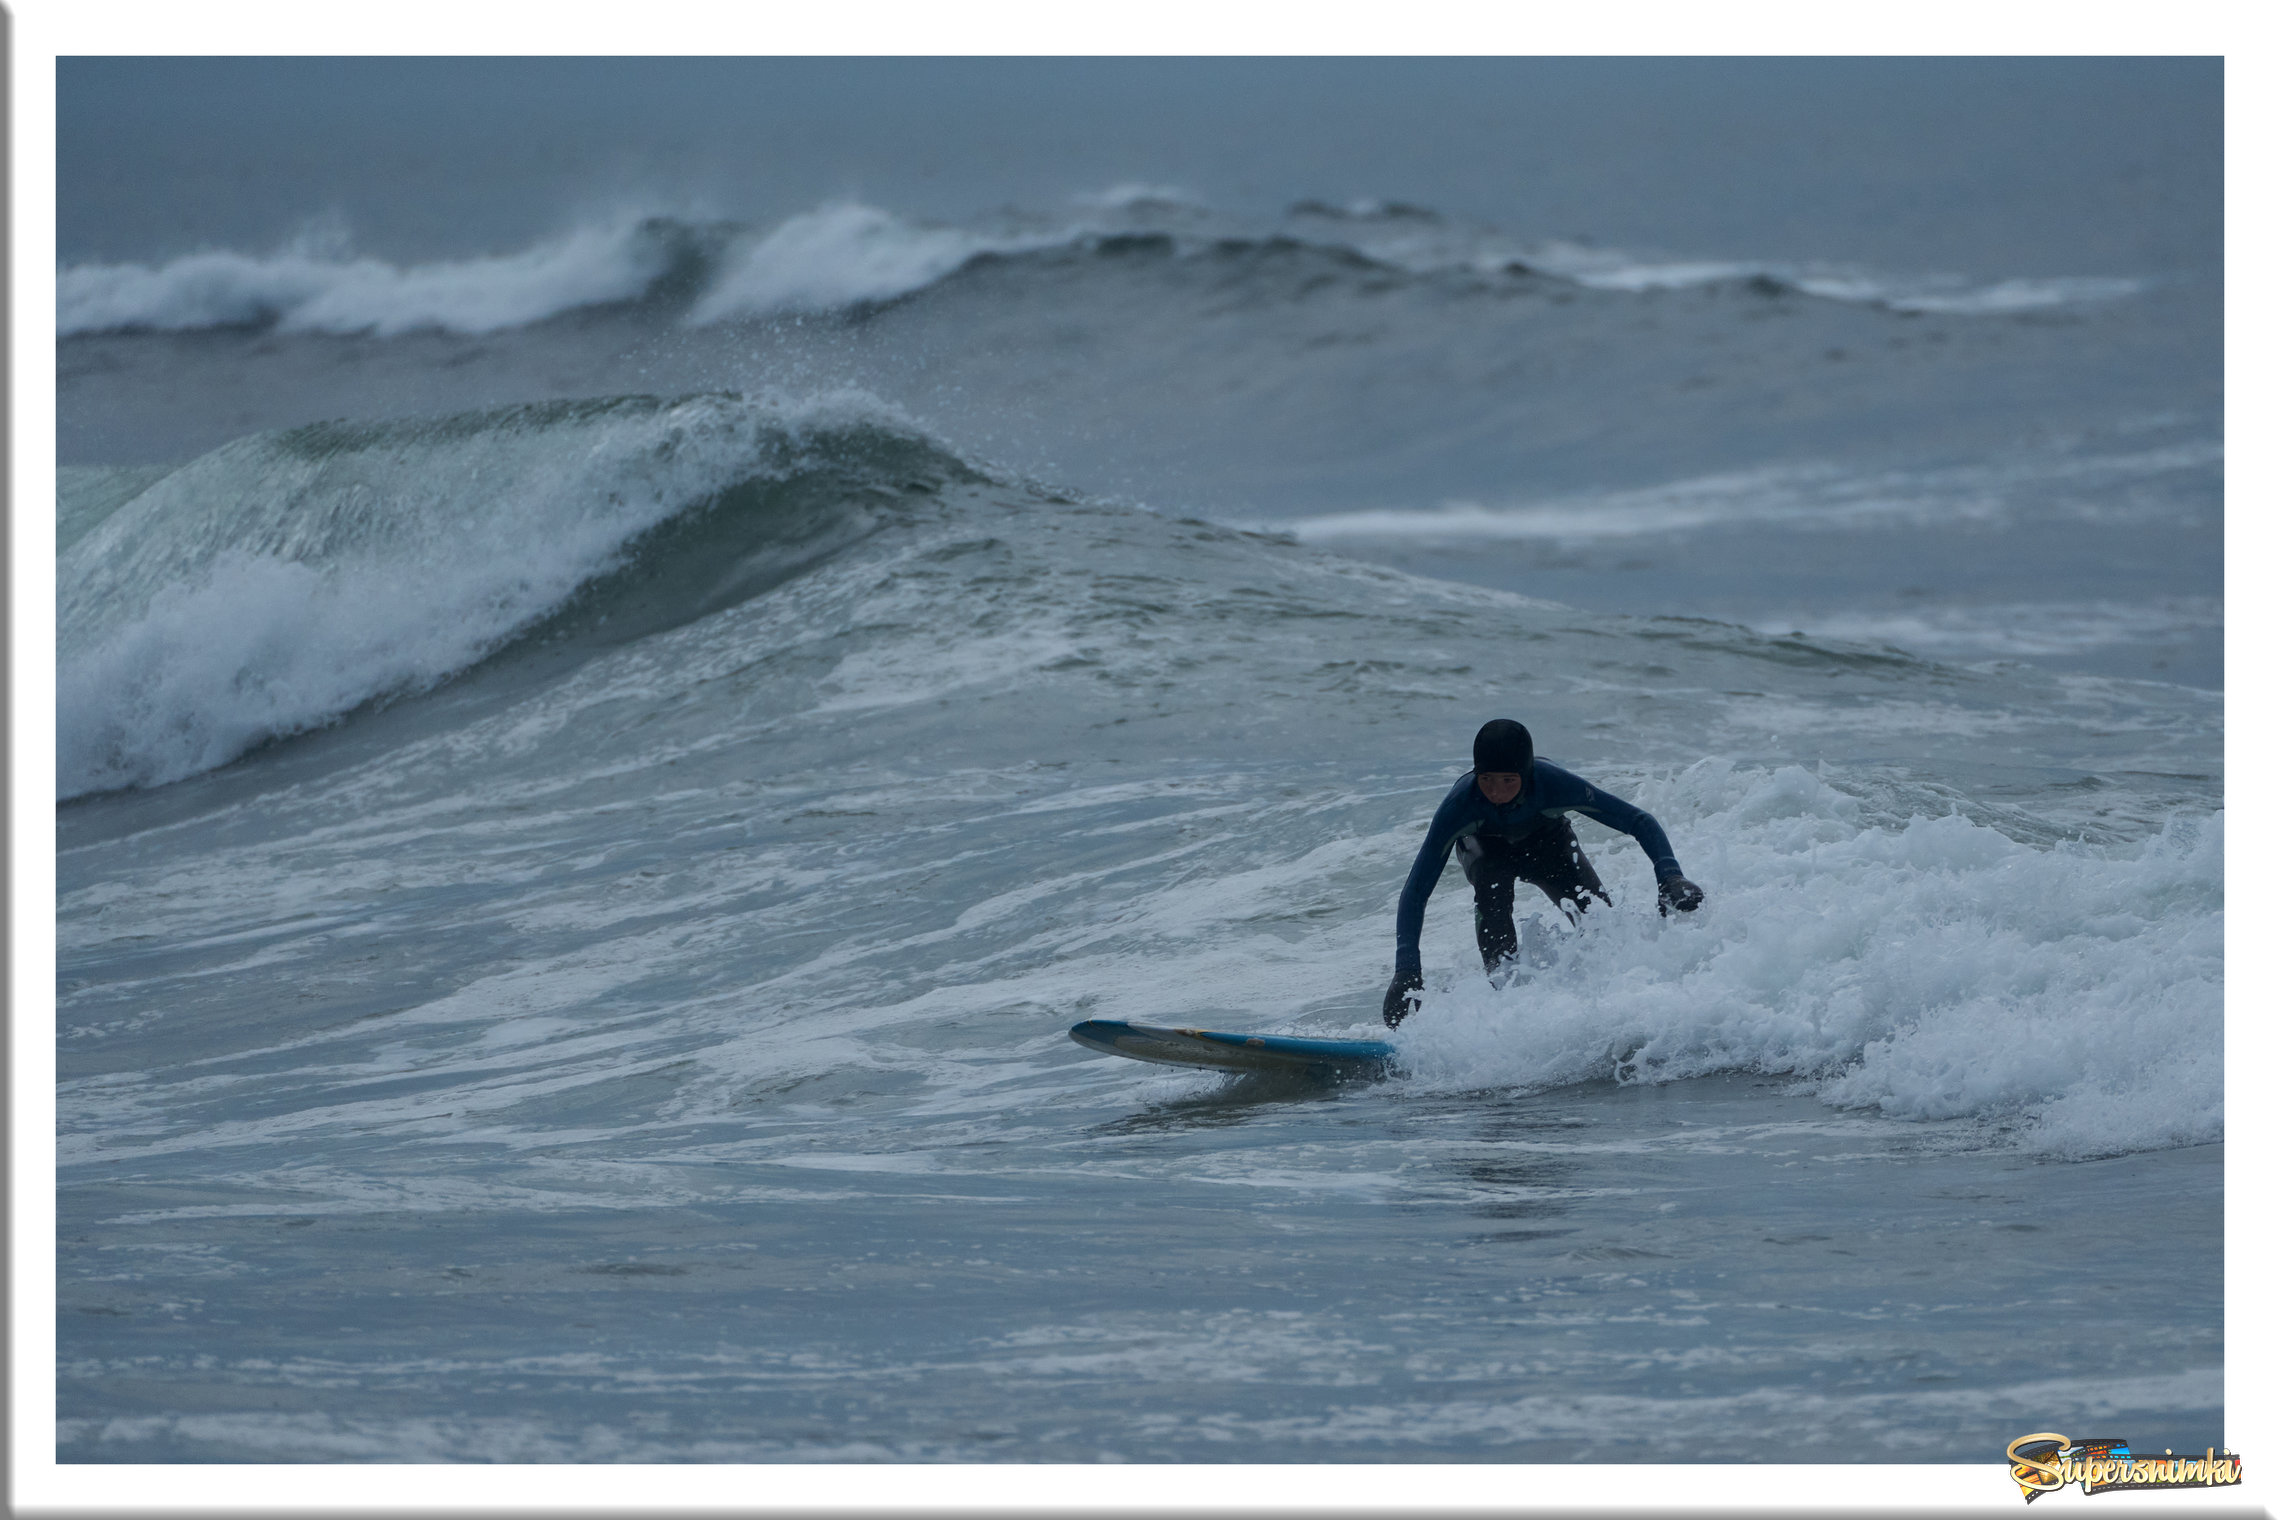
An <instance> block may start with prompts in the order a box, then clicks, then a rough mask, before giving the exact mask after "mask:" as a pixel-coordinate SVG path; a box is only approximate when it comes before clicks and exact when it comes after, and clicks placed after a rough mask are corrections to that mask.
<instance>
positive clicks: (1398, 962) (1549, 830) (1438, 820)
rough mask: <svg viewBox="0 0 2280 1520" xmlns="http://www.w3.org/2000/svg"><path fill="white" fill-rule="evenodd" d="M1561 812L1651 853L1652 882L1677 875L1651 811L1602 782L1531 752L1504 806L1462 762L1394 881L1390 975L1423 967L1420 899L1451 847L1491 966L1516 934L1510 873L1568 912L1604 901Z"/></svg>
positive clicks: (1407, 974) (1416, 973) (1404, 976)
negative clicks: (1521, 781)
mask: <svg viewBox="0 0 2280 1520" xmlns="http://www.w3.org/2000/svg"><path fill="white" fill-rule="evenodd" d="M1569 813H1581V814H1583V816H1584V817H1586V818H1590V819H1594V820H1596V821H1597V822H1600V823H1604V824H1606V825H1607V826H1608V827H1609V828H1612V829H1620V830H1622V831H1623V832H1624V833H1626V834H1628V835H1630V836H1631V837H1632V838H1633V839H1636V840H1637V841H1639V848H1641V849H1643V850H1645V851H1646V852H1647V858H1648V859H1649V860H1651V861H1653V862H1654V866H1655V879H1656V880H1657V881H1669V880H1671V879H1673V878H1676V877H1681V876H1682V873H1681V872H1680V870H1679V869H1678V859H1677V857H1676V856H1674V855H1673V854H1671V849H1670V840H1669V838H1668V837H1667V836H1666V835H1665V834H1664V833H1663V829H1662V825H1661V824H1659V823H1657V822H1655V819H1654V815H1653V814H1652V813H1648V812H1645V811H1644V810H1642V809H1640V808H1636V807H1633V806H1632V805H1631V804H1630V803H1628V802H1625V801H1624V800H1623V799H1622V798H1620V797H1616V796H1612V795H1610V794H1609V793H1606V792H1603V791H1601V790H1600V789H1599V788H1598V787H1595V786H1593V785H1592V784H1591V783H1590V782H1588V781H1586V780H1584V779H1583V778H1582V777H1580V776H1578V775H1575V774H1574V773H1573V772H1571V771H1564V770H1562V769H1560V768H1559V767H1558V766H1556V765H1554V764H1552V763H1551V762H1550V761H1548V760H1537V761H1534V762H1533V765H1532V770H1531V771H1530V773H1529V775H1528V780H1527V784H1526V785H1525V786H1523V787H1521V789H1520V794H1519V795H1518V796H1517V797H1514V798H1513V799H1512V800H1511V801H1510V802H1508V803H1506V804H1505V805H1504V806H1503V807H1498V806H1497V805H1496V804H1495V803H1493V802H1490V801H1489V800H1488V798H1486V797H1485V796H1483V795H1481V790H1480V787H1479V786H1478V785H1476V784H1475V782H1474V773H1473V772H1471V771H1467V772H1465V773H1464V775H1463V776H1462V777H1461V778H1459V779H1458V781H1457V784H1456V785H1455V786H1453V787H1451V788H1449V795H1448V796H1446V797H1444V798H1442V799H1441V806H1440V808H1439V809H1438V810H1437V811H1435V813H1434V814H1433V824H1432V827H1430V828H1428V829H1427V830H1426V831H1425V843H1424V844H1423V845H1421V846H1420V847H1419V848H1418V851H1417V861H1416V863H1415V864H1414V865H1412V866H1411V867H1410V868H1409V883H1408V885H1406V886H1404V887H1403V888H1402V889H1401V909H1400V911H1399V912H1398V913H1396V914H1395V915H1394V925H1393V937H1394V950H1393V967H1394V976H1395V978H1396V979H1397V981H1404V980H1405V981H1409V982H1412V983H1414V982H1415V981H1416V980H1417V979H1419V978H1421V977H1422V976H1423V974H1424V966H1423V962H1422V961H1421V960H1420V959H1419V956H1418V953H1417V937H1418V935H1419V934H1420V933H1421V932H1422V931H1423V930H1424V927H1425V900H1426V899H1427V898H1429V897H1431V896H1432V895H1433V888H1434V887H1435V886H1436V885H1437V884H1439V882H1440V880H1441V871H1442V868H1443V867H1445V866H1446V865H1447V864H1448V861H1449V854H1450V851H1451V850H1452V849H1453V850H1455V851H1456V852H1457V856H1458V859H1459V861H1460V862H1461V863H1462V864H1463V866H1464V868H1465V879H1466V880H1467V881H1469V882H1471V883H1472V889H1473V934H1474V938H1475V939H1476V940H1478V942H1479V944H1480V958H1481V962H1482V964H1484V965H1485V966H1487V967H1488V969H1490V970H1491V971H1493V970H1495V969H1496V968H1497V966H1498V965H1500V964H1501V963H1502V962H1503V961H1504V960H1505V959H1507V958H1508V957H1510V956H1511V955H1512V953H1513V952H1514V951H1515V950H1516V949H1518V948H1519V942H1520V936H1519V934H1518V933H1517V932H1516V931H1515V930H1514V928H1513V925H1512V886H1513V883H1514V882H1515V881H1525V882H1528V883H1530V884H1532V885H1534V886H1537V887H1540V888H1542V889H1543V893H1544V895H1545V896H1546V897H1549V898H1550V899H1551V900H1552V901H1553V902H1555V903H1558V904H1560V906H1561V908H1562V909H1563V910H1564V911H1566V912H1569V913H1576V912H1580V911H1582V909H1583V906H1584V904H1585V902H1586V901H1587V900H1588V899H1590V898H1594V897H1596V898H1598V899H1599V900H1600V901H1601V902H1606V901H1608V897H1607V890H1606V888H1604V887H1602V886H1601V885H1600V882H1599V873H1598V872H1597V871H1594V870H1593V869H1592V868H1591V862H1590V861H1588V860H1586V859H1585V858H1584V854H1583V848H1582V846H1581V845H1580V844H1578V843H1577V841H1576V837H1575V828H1574V826H1573V825H1571V824H1570V823H1569V822H1568V821H1567V816H1566V815H1567V814H1569ZM1696 895H1697V898H1699V895H1700V894H1696ZM1388 1017H1389V1020H1390V1018H1391V1015H1388Z"/></svg>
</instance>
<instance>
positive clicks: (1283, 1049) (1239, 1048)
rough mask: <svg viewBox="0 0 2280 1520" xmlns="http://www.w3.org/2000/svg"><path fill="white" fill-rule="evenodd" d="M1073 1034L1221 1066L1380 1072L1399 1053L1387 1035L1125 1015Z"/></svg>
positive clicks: (1119, 1048)
mask: <svg viewBox="0 0 2280 1520" xmlns="http://www.w3.org/2000/svg"><path fill="white" fill-rule="evenodd" d="M1069 1038H1070V1039H1072V1040H1074V1041H1076V1042H1077V1043H1078V1044H1079V1045H1082V1046H1084V1047H1085V1048H1086V1049H1088V1050H1098V1051H1102V1052H1104V1053H1106V1054H1108V1055H1117V1056H1128V1057H1130V1058H1131V1059H1132V1060H1135V1061H1153V1062H1155V1063H1157V1064H1158V1065H1162V1066H1195V1067H1205V1068H1210V1069H1214V1070H1219V1071H1250V1072H1270V1071H1282V1072H1311V1073H1315V1074H1319V1075H1346V1074H1357V1073H1364V1072H1374V1071H1382V1070H1383V1069H1384V1068H1385V1067H1386V1066H1388V1065H1389V1064H1391V1062H1392V1061H1393V1059H1394V1057H1395V1056H1396V1054H1397V1053H1398V1052H1396V1051H1395V1049H1394V1047H1393V1046H1391V1045H1389V1044H1387V1043H1386V1042H1385V1041H1383V1040H1322V1039H1311V1038H1308V1037H1306V1036H1303V1035H1288V1034H1234V1033H1229V1032H1226V1031H1223V1030H1217V1029H1186V1028H1162V1027H1159V1026H1157V1025H1153V1024H1130V1023H1126V1022H1124V1021H1123V1020H1121V1019H1086V1020H1085V1021H1084V1022H1083V1023H1081V1024H1077V1025H1075V1026H1073V1027H1072V1028H1071V1029H1070V1030H1069Z"/></svg>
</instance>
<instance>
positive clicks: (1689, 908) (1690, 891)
mask: <svg viewBox="0 0 2280 1520" xmlns="http://www.w3.org/2000/svg"><path fill="white" fill-rule="evenodd" d="M1658 891H1659V893H1660V896H1661V901H1659V902H1657V903H1656V904H1655V907H1656V908H1657V909H1659V910H1660V911H1661V913H1662V916H1663V917H1665V918H1668V917H1670V910H1671V909H1673V908H1676V909H1678V911H1679V912H1681V913H1692V912H1693V911H1694V910H1695V909H1696V908H1699V907H1701V906H1702V889H1701V888H1700V887H1698V886H1696V885H1695V884H1694V883H1693V882H1691V881H1688V880H1687V879H1686V878H1685V877H1683V876H1666V877H1664V878H1663V879H1662V885H1661V886H1660V888H1659V889H1658Z"/></svg>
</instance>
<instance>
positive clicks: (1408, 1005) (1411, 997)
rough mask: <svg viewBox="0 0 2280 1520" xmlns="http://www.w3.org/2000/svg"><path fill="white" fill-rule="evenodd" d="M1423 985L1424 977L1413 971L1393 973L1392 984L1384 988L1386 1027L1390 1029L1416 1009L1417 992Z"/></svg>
mask: <svg viewBox="0 0 2280 1520" xmlns="http://www.w3.org/2000/svg"><path fill="white" fill-rule="evenodd" d="M1424 987H1425V978H1424V977H1423V976H1422V975H1420V974H1419V973H1417V972H1415V971H1396V972H1395V973H1394V974H1393V985H1392V986H1390V987H1388V988H1386V989H1385V1027H1386V1028H1388V1029H1392V1028H1393V1027H1395V1026H1396V1025H1398V1024H1399V1023H1400V1022H1401V1021H1402V1020H1403V1019H1406V1018H1408V1017H1409V1016H1410V1015H1411V1014H1413V1013H1415V1012H1416V1011H1417V1004H1418V1002H1419V998H1418V996H1417V994H1418V993H1419V992H1421V991H1423V990H1424Z"/></svg>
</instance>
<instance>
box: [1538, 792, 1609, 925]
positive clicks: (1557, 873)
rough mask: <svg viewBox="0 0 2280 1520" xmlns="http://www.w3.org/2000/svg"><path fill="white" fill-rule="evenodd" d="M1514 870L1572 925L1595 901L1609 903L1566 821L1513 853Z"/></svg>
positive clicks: (1552, 825) (1540, 832)
mask: <svg viewBox="0 0 2280 1520" xmlns="http://www.w3.org/2000/svg"><path fill="white" fill-rule="evenodd" d="M1514 854H1515V855H1516V856H1517V859H1516V860H1515V862H1514V868H1515V869H1516V871H1517V872H1518V874H1519V877H1520V879H1521V880H1522V881H1525V882H1531V883H1533V884H1534V885H1535V886H1537V887H1538V888H1540V889H1541V890H1542V891H1543V894H1544V895H1545V896H1546V897H1548V898H1550V899H1551V900H1552V901H1553V902H1554V903H1555V904H1557V905H1558V907H1559V910H1560V911H1561V912H1562V913H1565V914H1566V915H1567V916H1568V921H1569V922H1570V923H1573V922H1574V921H1575V919H1576V918H1577V917H1578V915H1580V914H1581V913H1582V912H1583V910H1584V909H1585V908H1587V907H1589V906H1590V905H1591V902H1592V900H1593V899H1594V898H1596V899H1598V900H1599V901H1600V902H1603V903H1611V902H1613V901H1614V899H1613V898H1611V897H1609V896H1608V895H1607V888H1606V887H1605V886H1603V885H1601V883H1600V880H1599V873H1598V872H1597V871H1595V870H1593V869H1592V868H1591V862H1590V861H1589V860H1588V859H1586V858H1585V857H1584V853H1583V844H1582V842H1581V841H1580V840H1578V839H1577V838H1576V837H1575V826H1574V825H1573V824H1571V823H1569V822H1568V821H1567V820H1566V819H1565V818H1561V819H1558V820H1556V821H1554V822H1551V823H1548V824H1546V825H1545V826H1544V827H1543V828H1541V829H1538V830H1537V831H1536V832H1535V833H1534V834H1532V835H1530V836H1529V837H1528V838H1527V839H1526V840H1525V841H1524V842H1522V843H1521V844H1520V845H1519V846H1517V847H1516V848H1515V850H1514Z"/></svg>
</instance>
